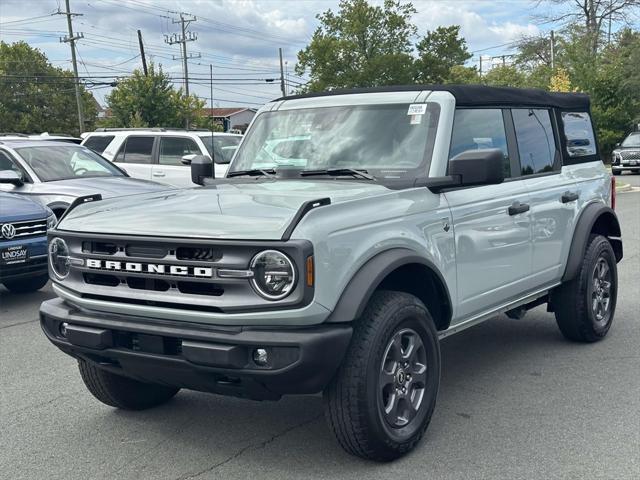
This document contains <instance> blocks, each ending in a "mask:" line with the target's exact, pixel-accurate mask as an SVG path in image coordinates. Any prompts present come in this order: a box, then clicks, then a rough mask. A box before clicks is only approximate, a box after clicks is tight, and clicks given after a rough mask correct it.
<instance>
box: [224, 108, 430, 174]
mask: <svg viewBox="0 0 640 480" xmlns="http://www.w3.org/2000/svg"><path fill="white" fill-rule="evenodd" d="M410 107H411V108H410ZM410 113H411V114H410ZM438 114H439V106H438V105H437V104H435V103H427V104H417V105H411V106H410V105H408V104H393V105H357V106H340V107H322V108H305V109H297V110H280V111H275V112H265V113H262V114H260V115H259V116H258V118H256V120H255V121H254V123H253V126H252V127H251V128H250V129H249V132H247V135H246V138H245V140H244V142H243V143H242V146H241V147H240V149H239V150H238V153H237V155H236V157H235V159H234V161H233V165H232V166H231V171H242V170H253V169H271V168H278V167H280V166H284V165H287V166H293V167H298V168H300V169H302V170H321V169H343V168H351V169H359V170H367V171H368V172H369V173H371V174H372V175H373V176H375V177H376V179H378V180H384V179H394V180H396V179H407V178H415V177H417V176H426V172H427V166H428V163H429V162H430V160H431V153H432V150H433V142H434V137H435V132H436V126H437V122H438ZM354 178H355V177H354Z"/></svg>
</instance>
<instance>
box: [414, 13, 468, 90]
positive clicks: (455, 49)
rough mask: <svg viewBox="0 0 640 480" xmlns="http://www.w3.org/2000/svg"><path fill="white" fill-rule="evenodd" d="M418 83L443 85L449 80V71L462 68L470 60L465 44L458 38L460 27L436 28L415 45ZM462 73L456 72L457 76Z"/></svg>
mask: <svg viewBox="0 0 640 480" xmlns="http://www.w3.org/2000/svg"><path fill="white" fill-rule="evenodd" d="M416 48H417V50H418V54H419V58H418V60H417V61H416V80H417V81H418V83H445V82H447V81H448V80H450V74H451V69H452V68H453V67H455V66H463V65H464V63H465V62H466V61H467V60H469V59H470V58H471V54H470V53H469V50H467V42H466V41H465V39H464V38H462V37H460V26H459V25H451V26H450V27H438V28H436V29H435V30H433V31H428V32H427V34H426V35H425V36H424V38H423V39H422V40H420V42H419V43H418V44H417V45H416ZM460 73H462V72H461V71H460V70H457V74H460Z"/></svg>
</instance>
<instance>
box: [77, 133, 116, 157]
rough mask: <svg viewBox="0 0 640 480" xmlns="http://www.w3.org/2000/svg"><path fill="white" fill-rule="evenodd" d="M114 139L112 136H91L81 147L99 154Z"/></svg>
mask: <svg viewBox="0 0 640 480" xmlns="http://www.w3.org/2000/svg"><path fill="white" fill-rule="evenodd" d="M114 138H115V136H114V135H93V136H91V137H89V138H87V139H86V140H85V141H84V143H83V144H82V145H83V146H85V147H87V148H90V149H91V150H93V151H94V152H96V153H100V154H101V153H102V152H104V151H105V150H106V149H107V147H108V146H109V144H110V143H111V141H112V140H113V139H114Z"/></svg>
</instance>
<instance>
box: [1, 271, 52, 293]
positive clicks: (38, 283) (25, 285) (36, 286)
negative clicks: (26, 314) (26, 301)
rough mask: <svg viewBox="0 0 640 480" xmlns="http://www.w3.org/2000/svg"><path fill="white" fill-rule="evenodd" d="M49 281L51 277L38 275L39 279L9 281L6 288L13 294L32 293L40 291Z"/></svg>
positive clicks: (6, 282) (5, 283)
mask: <svg viewBox="0 0 640 480" xmlns="http://www.w3.org/2000/svg"><path fill="white" fill-rule="evenodd" d="M48 281H49V275H47V274H46V273H45V274H44V275H38V276H37V277H31V278H21V279H16V280H7V281H5V282H4V286H5V287H7V289H8V290H9V291H10V292H13V293H31V292H35V291H36V290H40V289H41V288H42V287H44V286H45V285H46V284H47V282H48Z"/></svg>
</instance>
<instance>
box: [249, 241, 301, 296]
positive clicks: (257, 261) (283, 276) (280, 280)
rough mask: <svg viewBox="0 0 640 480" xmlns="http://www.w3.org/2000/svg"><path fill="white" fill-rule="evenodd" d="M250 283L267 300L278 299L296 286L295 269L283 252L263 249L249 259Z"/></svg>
mask: <svg viewBox="0 0 640 480" xmlns="http://www.w3.org/2000/svg"><path fill="white" fill-rule="evenodd" d="M251 270H252V271H253V278H252V279H251V283H252V284H253V287H254V288H255V289H256V290H257V292H258V293H259V294H260V295H262V296H263V297H264V298H266V299H268V300H280V299H282V298H284V297H286V296H287V295H289V294H290V293H291V291H292V290H293V289H294V287H295V286H296V269H295V267H294V266H293V262H292V261H291V260H290V259H289V257H287V256H286V255H285V254H284V253H281V252H278V251H277V250H265V251H264V252H260V253H258V254H257V255H256V256H255V257H253V259H252V260H251Z"/></svg>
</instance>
